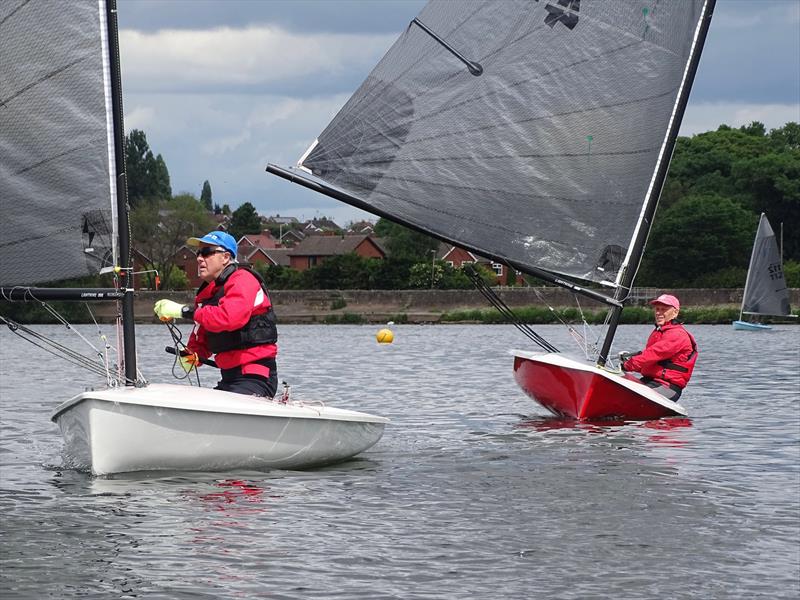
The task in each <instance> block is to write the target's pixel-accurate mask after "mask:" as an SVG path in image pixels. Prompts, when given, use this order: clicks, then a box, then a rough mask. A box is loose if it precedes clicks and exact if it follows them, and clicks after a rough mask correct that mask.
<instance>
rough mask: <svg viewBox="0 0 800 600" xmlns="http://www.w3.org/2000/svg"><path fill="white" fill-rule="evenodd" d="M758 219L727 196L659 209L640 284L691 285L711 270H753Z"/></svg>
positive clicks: (700, 197) (685, 200) (694, 199)
mask: <svg viewBox="0 0 800 600" xmlns="http://www.w3.org/2000/svg"><path fill="white" fill-rule="evenodd" d="M757 221H758V218H757V217H756V215H755V214H753V213H752V212H751V211H748V210H746V209H745V208H742V207H741V206H740V205H739V204H738V203H737V202H734V201H732V200H731V199H729V198H726V197H723V196H719V195H712V194H706V195H693V196H687V197H686V198H683V199H681V200H679V201H678V202H676V203H675V204H674V205H673V206H671V207H669V208H668V209H666V210H664V211H659V214H658V216H657V218H656V221H655V222H656V227H655V228H654V229H653V231H652V233H651V234H650V239H649V241H648V243H647V249H646V251H645V254H644V260H643V262H642V268H641V271H640V274H639V277H638V279H637V284H638V285H653V286H659V287H691V286H692V285H694V282H695V281H696V280H698V279H700V278H702V277H706V276H708V274H710V273H714V272H717V271H721V270H724V269H726V268H729V267H744V268H747V264H748V261H749V257H750V249H751V246H752V244H753V235H754V232H755V227H756V224H757ZM743 283H744V282H742V284H743Z"/></svg>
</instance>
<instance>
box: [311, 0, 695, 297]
mask: <svg viewBox="0 0 800 600" xmlns="http://www.w3.org/2000/svg"><path fill="white" fill-rule="evenodd" d="M563 4H565V3H558V4H556V3H552V2H545V1H541V2H537V1H535V0H534V1H530V2H529V1H519V2H515V1H511V0H509V1H504V2H482V1H478V0H465V1H464V2H459V3H452V2H446V1H444V2H440V1H433V2H431V3H429V4H428V5H427V6H426V7H425V8H424V9H423V11H422V12H421V13H420V15H418V17H417V18H418V19H419V21H420V22H422V23H424V24H425V25H426V26H427V27H429V28H430V29H431V30H432V31H434V32H435V33H436V34H437V35H438V36H440V37H441V38H442V40H444V41H446V43H447V44H448V45H450V46H452V48H454V49H457V51H458V53H459V54H461V55H462V56H463V57H465V58H467V59H468V60H470V61H474V62H475V63H479V64H480V65H481V67H482V69H483V71H482V73H481V74H480V76H475V75H473V74H471V73H470V72H469V71H468V70H467V69H465V68H464V64H463V62H462V61H461V60H460V59H459V58H457V57H456V56H454V55H453V53H452V52H451V51H449V50H448V49H447V48H444V47H443V46H442V45H441V44H440V43H438V42H437V41H436V40H435V39H433V38H432V37H431V36H430V35H428V34H427V33H426V32H425V31H422V30H421V29H420V28H419V27H417V26H415V25H412V26H409V27H408V28H407V29H406V30H405V31H404V33H403V34H402V35H401V36H400V38H399V39H398V41H397V42H396V43H395V44H394V45H393V46H392V48H391V49H390V50H389V51H388V53H387V54H386V56H384V58H383V59H382V60H381V61H380V62H379V63H378V65H377V66H376V67H375V69H373V71H372V72H371V73H370V75H369V76H368V77H367V79H366V81H365V82H364V83H363V84H362V85H361V86H360V87H359V89H358V90H357V91H356V92H355V94H354V95H353V96H352V97H351V98H350V99H349V100H348V102H347V103H346V104H345V105H344V107H343V108H342V109H341V111H340V112H339V113H338V114H337V115H336V117H334V119H333V120H332V121H331V123H330V124H329V125H328V127H326V128H325V130H324V131H323V132H322V133H321V134H320V135H319V136H318V138H317V142H316V143H315V144H314V145H313V146H312V147H311V148H310V149H309V150H308V151H307V152H306V153H305V154H304V155H303V157H302V159H301V160H300V162H299V163H298V166H299V167H300V168H301V169H303V170H304V171H306V172H309V173H311V174H312V175H313V176H314V177H315V178H317V179H318V180H319V181H323V182H325V183H326V184H327V185H330V186H333V187H335V188H338V189H340V190H343V191H344V192H346V194H345V198H346V199H344V200H343V201H345V202H349V203H351V204H354V205H357V206H358V207H359V208H362V209H364V210H368V211H370V212H373V213H374V214H378V215H382V216H383V215H388V218H391V219H393V220H395V221H397V222H401V223H404V224H410V225H411V226H415V227H416V228H418V229H420V230H422V231H427V232H430V233H431V235H434V236H436V237H439V238H440V239H447V240H450V241H452V242H453V243H455V244H457V245H461V246H462V247H465V248H482V249H487V250H489V252H486V255H487V256H494V257H504V258H505V260H504V262H507V263H509V264H514V265H517V268H519V270H522V271H524V272H528V273H532V272H541V271H544V272H547V273H551V274H557V275H558V276H560V277H566V278H568V279H570V280H578V281H585V282H588V283H592V282H594V283H600V284H610V285H611V286H612V287H617V286H619V282H620V270H621V266H622V264H623V258H624V257H628V260H629V259H630V249H631V247H632V245H633V241H634V240H636V238H637V233H636V232H637V227H639V224H640V219H641V216H642V215H643V214H644V209H643V204H644V203H645V201H646V199H647V198H648V196H649V195H650V192H651V191H652V186H653V185H654V183H653V182H654V181H655V180H656V178H657V177H656V175H655V174H656V173H657V172H658V171H659V166H660V164H661V163H663V162H664V161H668V160H669V157H668V156H666V151H665V148H666V147H667V145H666V144H665V142H664V140H665V139H666V138H667V137H668V136H669V135H670V133H669V132H670V130H671V125H672V124H673V123H674V122H675V117H676V114H677V113H676V105H677V104H678V102H679V98H680V97H681V93H682V89H683V87H684V84H685V81H686V78H687V72H688V71H687V68H688V67H687V65H688V64H689V62H690V59H691V58H692V52H693V48H694V45H695V44H696V42H697V28H698V27H699V23H700V21H701V20H702V15H703V10H704V6H705V4H706V3H705V1H704V0H676V1H675V2H670V3H662V4H659V6H658V10H657V11H649V10H644V11H643V10H642V7H641V6H640V5H638V4H636V3H632V2H628V1H627V0H626V1H616V0H603V1H593V0H584V1H582V2H580V3H577V2H574V3H567V4H568V6H562V5H563ZM487 32H492V33H491V35H488V34H487Z"/></svg>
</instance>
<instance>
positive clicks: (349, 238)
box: [289, 235, 386, 271]
mask: <svg viewBox="0 0 800 600" xmlns="http://www.w3.org/2000/svg"><path fill="white" fill-rule="evenodd" d="M351 252H353V253H355V254H357V255H358V256H362V257H364V258H377V259H381V260H382V259H385V258H386V251H385V250H384V249H383V247H382V246H381V245H380V244H379V243H378V242H377V241H376V240H375V238H373V237H372V236H371V235H310V236H308V237H306V238H305V239H304V240H303V241H302V242H300V243H299V244H297V246H295V247H294V248H291V251H290V252H289V266H290V267H291V268H292V269H296V270H297V271H305V270H306V269H310V268H311V267H314V266H316V265H319V264H322V262H324V261H325V259H326V258H330V257H331V256H340V255H343V254H349V253H351Z"/></svg>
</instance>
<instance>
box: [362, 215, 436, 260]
mask: <svg viewBox="0 0 800 600" xmlns="http://www.w3.org/2000/svg"><path fill="white" fill-rule="evenodd" d="M375 235H376V236H378V237H381V238H385V239H386V249H387V250H388V252H389V255H390V256H391V257H393V258H395V259H398V260H403V259H410V260H411V261H412V262H422V261H424V260H427V259H429V258H430V256H431V250H436V249H437V248H438V247H439V241H438V240H436V239H435V238H432V237H431V236H429V235H426V234H424V233H420V232H419V231H415V230H413V229H409V228H408V227H405V226H403V225H399V224H397V223H394V222H392V221H389V220H388V219H379V220H378V222H377V223H376V224H375Z"/></svg>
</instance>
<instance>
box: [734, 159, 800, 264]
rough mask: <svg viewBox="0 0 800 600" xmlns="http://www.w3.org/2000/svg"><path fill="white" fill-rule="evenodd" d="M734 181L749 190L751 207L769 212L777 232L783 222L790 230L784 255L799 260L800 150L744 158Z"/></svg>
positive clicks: (785, 227) (746, 190)
mask: <svg viewBox="0 0 800 600" xmlns="http://www.w3.org/2000/svg"><path fill="white" fill-rule="evenodd" d="M733 180H734V181H735V183H736V185H737V186H739V188H740V189H741V190H742V191H745V192H748V193H749V195H750V197H751V200H750V206H751V208H752V210H753V211H754V212H755V213H762V212H763V213H765V214H766V215H767V218H768V219H769V221H770V223H771V224H772V226H773V228H774V229H775V231H776V233H778V231H779V228H780V224H781V223H783V224H784V229H786V230H788V231H789V232H791V233H790V234H789V235H785V236H784V255H785V257H786V258H790V259H794V260H800V231H798V229H797V227H798V226H799V225H800V149H797V150H790V151H786V152H782V153H770V154H765V155H763V156H759V157H756V158H749V159H745V160H741V161H739V162H737V163H736V168H735V175H734V177H733Z"/></svg>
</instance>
